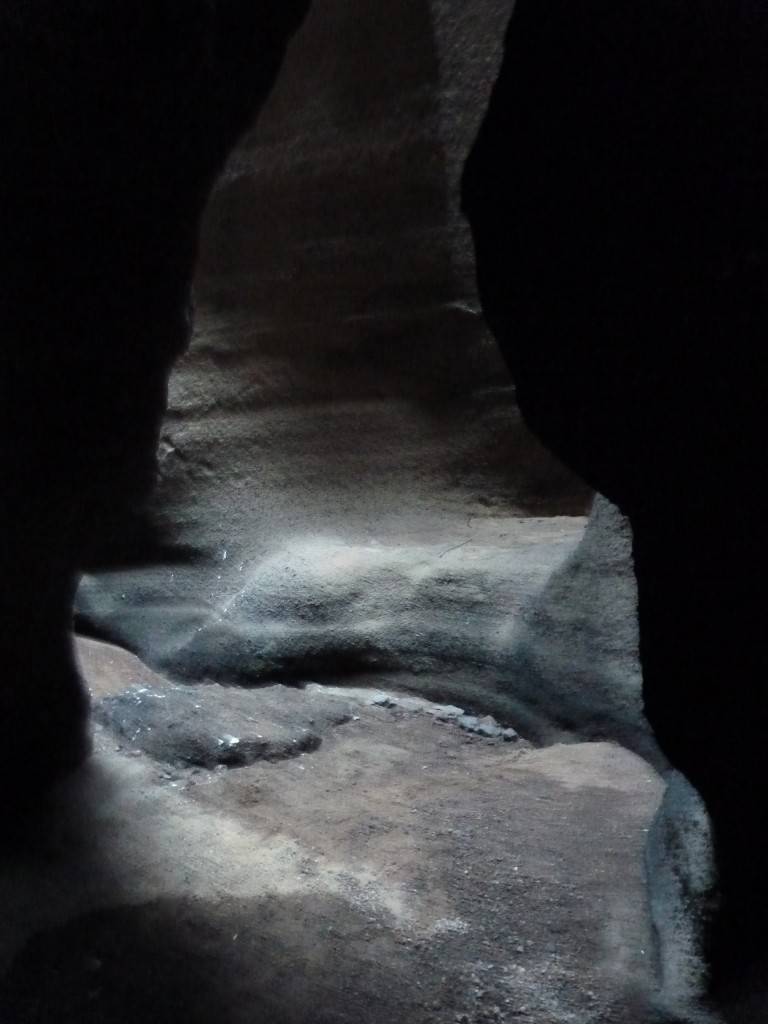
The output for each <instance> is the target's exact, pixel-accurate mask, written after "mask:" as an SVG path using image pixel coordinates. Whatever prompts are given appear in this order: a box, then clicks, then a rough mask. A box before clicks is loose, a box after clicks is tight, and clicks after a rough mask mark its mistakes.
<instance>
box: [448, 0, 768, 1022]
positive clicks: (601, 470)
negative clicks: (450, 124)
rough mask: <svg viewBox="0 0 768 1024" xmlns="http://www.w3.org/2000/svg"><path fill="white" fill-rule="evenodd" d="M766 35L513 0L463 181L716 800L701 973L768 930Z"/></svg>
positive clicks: (676, 759)
mask: <svg viewBox="0 0 768 1024" xmlns="http://www.w3.org/2000/svg"><path fill="white" fill-rule="evenodd" d="M767 41H768V13H767V12H766V10H765V9H764V8H762V7H760V6H759V5H754V4H732V3H730V2H728V0H714V2H713V3H710V4H707V5H705V6H704V7H703V8H702V6H701V5H699V4H693V3H690V2H688V0H675V2H674V3H672V4H669V3H662V2H656V0H651V2H643V3H637V2H635V0H622V2H611V3H608V2H606V3H603V2H600V0H585V2H583V3H573V2H572V0H552V2H548V3H538V2H536V0H519V3H518V4H517V5H516V7H515V12H514V14H513V16H512V19H511V22H510V29H509V33H508V36H507V44H506V51H505V58H504V63H503V65H502V71H501V73H500V77H499V79H498V82H497V84H496V86H495V88H494V93H493V96H492V99H491V104H490V107H489V111H488V114H487V117H486V119H485V121H484V124H483V127H482V129H481V132H480V135H479V138H478V142H477V144H476V146H475V148H474V150H473V153H472V156H471V157H470V160H469V162H468V165H467V171H466V177H465V181H464V196H465V206H466V209H467V211H468V214H469V217H470V220H471V222H472V226H473V231H474V235H475V240H476V244H477V254H478V272H479V281H480V290H481V295H482V300H483V305H484V308H485V310H486V313H487V316H488V318H489V322H490V323H491V325H492V327H493V329H494V332H495V334H496V336H497V337H498V339H499V341H500V343H501V346H502V348H503V350H504V352H505V355H506V357H507V359H508V362H509V364H510V366H511V368H512V370H513V373H514V376H515V380H516V384H517V395H518V399H519V401H520V404H521V408H522V410H523V413H524V415H525V417H526V419H527V421H528V422H529V423H530V424H531V425H532V426H533V427H534V429H535V430H536V431H537V433H538V434H539V436H540V437H541V438H542V439H543V440H544V441H545V442H546V443H547V444H548V445H549V446H550V447H551V449H552V450H553V451H554V452H555V453H557V454H558V455H559V457H560V458H562V459H564V460H565V461H566V462H567V463H568V464H569V465H570V466H572V468H574V469H576V470H577V471H578V472H580V473H581V474H582V475H583V476H584V477H585V478H586V479H587V480H589V481H590V482H591V483H592V484H593V485H594V486H595V487H596V488H597V489H599V490H600V491H601V492H602V493H604V494H606V495H607V496H608V497H609V498H610V499H612V500H613V501H614V502H616V503H617V504H618V505H619V507H620V508H621V509H622V511H623V512H624V513H625V514H626V515H627V516H628V518H629V520H630V522H631V526H632V531H633V550H634V560H635V567H636V572H637V581H638V594H639V623H640V653H641V662H642V667H643V687H644V706H645V710H646V713H647V715H648V717H649V720H650V723H651V725H652V727H653V729H654V732H655V734H656V737H657V739H658V741H659V744H660V746H661V748H662V750H663V752H664V753H665V755H666V756H667V757H668V758H669V760H670V761H671V763H672V764H673V765H674V766H675V767H676V768H678V769H679V770H680V771H681V772H682V773H683V774H685V775H686V777H687V778H688V779H689V780H690V782H691V783H692V784H693V785H694V787H695V788H696V789H697V790H698V791H699V792H700V794H701V796H702V798H703V799H704V802H705V805H706V807H707V809H708V811H709V813H710V814H711V816H712V821H713V829H714V841H715V848H716V854H717V862H718V871H719V878H720V885H721V890H722V906H721V911H720V913H719V914H718V915H717V916H716V918H715V927H714V928H713V929H712V930H711V931H710V934H709V936H708V939H707V944H708V948H709V951H710V954H711V956H712V963H713V969H714V972H713V991H714V992H715V993H718V992H723V991H725V990H726V989H727V987H728V985H729V984H734V985H735V986H736V987H737V988H738V985H739V981H738V976H739V974H740V972H742V971H745V970H747V971H748V970H749V969H750V965H754V964H755V962H760V961H761V959H762V958H763V957H764V953H763V950H764V945H765V937H766V934H768V932H767V930H766V926H767V925H768V879H767V878H766V874H765V871H764V864H765V861H766V856H767V855H768V849H767V844H768V747H767V746H766V744H765V737H764V730H763V727H762V723H763V722H764V721H765V719H766V710H768V708H767V707H766V695H768V689H766V686H765V677H766V671H767V669H768V666H767V665H766V645H765V642H764V632H765V618H766V611H768V609H767V607H766V596H765V579H766V549H765V545H763V544H762V543H761V541H760V538H761V537H762V533H763V528H764V514H765V513H764V503H763V500H762V495H761V493H760V492H761V488H760V487H759V484H758V481H759V478H760V474H761V472H762V469H761V467H762V465H763V461H764V452H763V447H764V442H763V438H764V437H765V432H766V409H768V405H767V404H766V381H767V380H768V362H767V355H766V354H767V353H768V348H766V345H765V329H766V271H767V269H768V214H767V213H766V210H767V209H768V208H767V207H766V204H765V201H764V196H765V184H766V178H767V177H768V118H767V117H766V109H768V81H766V65H765V60H764V53H765V47H766V42H767ZM734 979H735V980H734ZM764 1009H765V1008H764V1007H763V1014H762V1015H763V1016H764Z"/></svg>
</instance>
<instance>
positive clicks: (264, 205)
mask: <svg viewBox="0 0 768 1024" xmlns="http://www.w3.org/2000/svg"><path fill="white" fill-rule="evenodd" d="M505 16H506V10H505V9H504V5H499V4H495V3H491V2H489V0H481V2H475V3H473V4H459V3H456V2H448V3H446V2H440V3H438V2H435V3H428V2H426V0H419V2H416V3H414V2H413V0H397V2H395V3H394V4H392V5H387V6H386V7H381V6H380V5H378V4H375V3H350V2H349V0H316V3H314V4H313V7H312V10H311V13H310V14H309V16H308V18H307V20H306V22H305V24H304V26H303V27H302V29H301V31H300V32H299V33H298V34H297V36H296V38H295V39H294V40H293V42H292V44H291V48H290V51H289V54H288V56H287V59H286V61H285V64H284V66H283V70H282V73H281V76H280V78H279V80H278V83H277V85H276V87H275V89H274V91H273V93H272V96H271V98H270V100H269V102H268V103H267V105H266V106H265V107H264V109H263V110H262V112H261V115H260V117H259V122H258V125H257V126H256V128H255V130H254V131H253V132H252V133H250V134H249V135H248V136H247V138H246V139H245V140H244V142H243V144H242V145H241V146H240V147H239V148H238V150H237V151H236V153H234V154H233V156H232V158H231V159H230V161H229V163H228V165H227V168H226V170H225V172H224V174H223V176H222V178H221V180H220V182H219V184H218V186H217V188H216V190H215V192H214V194H213V196H212V199H211V202H210V204H209V208H208V212H207V216H206V221H205V229H204V232H203V238H202V244H201V253H200V263H199V267H198V273H197V277H196V282H195V292H196V322H197V326H196V332H195V337H194V340H193V344H192V347H191V349H190V352H189V354H188V355H187V356H186V357H185V358H184V359H183V360H182V361H181V363H180V364H179V365H178V367H177V369H176V371H175V372H174V374H173V376H172V378H171V382H170V393H169V412H168V416H167V418H166V422H165V425H164V428H163V438H162V442H161V473H162V478H161V484H160V490H159V492H158V495H157V500H156V502H155V505H154V509H153V514H154V518H153V530H152V531H150V532H151V533H152V536H153V537H154V539H155V543H154V545H153V543H152V537H150V538H147V536H146V535H144V534H142V533H141V530H140V529H139V530H137V535H136V537H135V538H134V540H133V541H131V540H130V539H128V540H126V541H125V543H124V545H123V550H116V549H113V550H112V552H110V553H108V554H107V555H106V556H105V558H106V564H107V565H108V566H109V567H110V568H113V567H114V566H115V565H116V564H118V563H119V561H120V559H122V560H123V561H124V562H127V563H133V567H132V568H131V569H130V571H128V572H102V573H100V574H99V575H98V576H97V577H95V578H90V579H88V580H87V582H86V585H85V586H84V588H83V590H82V592H81V596H80V602H79V612H80V626H81V628H87V629H91V630H95V631H96V633H97V635H101V636H105V637H109V638H111V639H113V640H116V641H118V642H120V643H122V644H125V645H127V646H128V647H130V649H132V650H135V651H138V652H141V654H142V656H143V657H144V658H145V659H147V660H148V661H149V662H150V663H152V664H153V665H157V666H162V667H163V669H164V670H165V671H169V672H172V673H173V674H175V675H176V676H177V677H179V678H192V679H195V678H200V677H201V676H212V677H214V678H217V679H229V680H234V679H241V680H248V679H264V678H270V676H274V675H275V674H277V675H281V674H284V673H291V672H293V673H294V674H299V675H302V674H303V675H305V676H306V675H307V674H309V677H310V678H312V677H313V676H314V675H316V674H318V673H325V674H327V673H329V672H331V673H333V672H342V671H355V672H356V671H360V670H363V669H369V670H370V669H373V670H378V671H381V670H384V669H386V670H395V671H401V670H407V671H411V670H415V671H417V672H418V673H419V674H420V676H421V677H424V676H426V675H428V674H430V672H431V675H432V678H431V680H430V685H432V686H433V687H434V686H435V685H436V681H435V673H436V672H437V673H445V672H448V673H449V674H451V673H453V670H452V668H451V665H452V662H457V663H458V664H459V665H461V666H463V667H464V669H465V677H467V679H468V680H469V681H468V682H467V683H465V684H462V685H464V686H466V687H467V689H466V690H465V695H467V693H468V692H470V691H471V690H478V691H480V690H483V689H491V690H494V689H497V688H498V686H497V682H498V680H497V677H498V674H499V673H498V671H497V668H496V666H497V665H498V664H499V662H500V659H502V657H503V653H502V651H501V646H500V640H501V636H500V635H498V636H497V635H495V634H494V630H495V629H496V627H497V626H498V625H499V624H502V626H503V623H504V621H506V620H507V619H508V618H509V616H510V615H511V614H512V613H513V612H514V611H515V610H516V609H517V608H518V606H519V603H520V600H521V599H523V598H524V597H525V596H526V595H528V594H531V593H533V592H538V589H539V588H540V582H541V581H542V580H543V579H544V578H545V575H546V573H548V571H549V567H550V565H554V564H556V562H557V560H558V558H559V554H560V550H561V547H560V545H559V541H558V542H557V543H556V544H555V546H554V547H553V548H552V549H551V554H545V553H544V545H543V544H541V543H537V547H538V550H539V551H540V552H541V564H540V565H539V566H537V567H536V568H535V569H532V571H531V572H529V571H528V569H527V568H526V566H527V565H528V564H529V563H530V561H531V560H530V557H529V553H528V552H527V551H526V552H525V553H524V554H523V556H522V559H523V561H522V562H521V565H520V566H519V567H518V566H517V565H516V564H515V562H514V556H513V555H510V551H509V548H510V547H511V546H512V545H513V543H514V541H515V538H516V537H523V538H524V537H525V529H524V527H523V526H522V525H518V524H515V523H514V522H512V523H510V520H511V519H512V518H514V517H517V516H530V515H550V514H553V513H554V514H565V515H571V514H580V513H583V512H584V511H585V510H586V504H587V500H588V498H587V492H586V490H585V489H584V487H583V486H582V485H581V484H579V483H577V482H575V480H574V478H572V477H571V476H570V475H569V474H566V473H565V471H564V470H562V469H561V468H560V467H559V466H558V465H557V464H556V463H555V462H554V461H553V460H552V459H551V458H550V457H549V456H548V455H547V454H546V453H545V452H544V451H543V449H542V447H541V446H540V445H539V444H538V442H536V441H534V440H533V439H532V438H531V436H530V434H529V433H528V432H527V430H526V429H525V428H524V427H523V425H522V423H521V421H520V416H519V414H518V412H517V408H516V406H515V403H514V394H513V389H512V388H511V385H510V382H509V377H508V374H507V371H506V368H505V367H504V365H503V362H502V360H501V358H500V356H499V354H498V351H497V349H496V346H495V344H494V343H493V341H492V339H491V338H490V336H489V334H488V331H487V329H486V328H485V326H484V324H483V322H482V319H481V318H480V316H479V315H478V308H477V299H476V294H475V285H474V263H473V258H472V253H471V245H470V239H469V233H468V228H467V225H466V223H465V222H464V221H463V219H462V218H461V216H460V214H459V210H458V199H459V190H458V180H459V175H460V168H461V164H462V162H463V160H464V158H465V156H466V153H467V152H468V150H469V147H470V145H471V141H472V138H473V137H474V134H475V132H476V130H477V125H478V123H479V119H480V116H481V112H482V107H483V104H484V103H485V101H486V99H487V95H488V91H489V89H490V86H491V83H492V79H493V75H494V73H495V68H496V62H497V60H498V56H499V46H500V40H501V31H502V27H503V22H504V19H505ZM553 526H554V524H553ZM563 528H564V529H566V530H568V529H569V527H568V526H567V525H564V527H563ZM579 528H580V523H578V522H574V524H573V527H572V532H573V534H574V535H575V533H576V531H577V530H578V529H579ZM539 530H540V527H539V526H538V524H537V523H533V524H532V534H531V535H532V537H535V536H536V535H537V531H539ZM558 530H559V527H555V528H554V534H553V536H555V538H557V531H558ZM502 534H507V536H506V537H500V536H499V535H502ZM158 538H159V539H158ZM522 543H523V546H524V547H530V545H529V541H528V540H526V539H523V541H522ZM462 545H465V546H466V550H463V549H461V548H460V546H462ZM451 548H457V549H459V550H457V552H456V554H455V555H454V553H453V552H451V550H450V549H451ZM496 551H498V554H499V556H498V559H497V558H496V557H495V552H496ZM174 559H177V560H179V562H178V564H172V563H173V560H174ZM548 559H550V561H549V563H548V562H547V560H548ZM494 562H497V563H498V564H497V565H494ZM136 563H143V564H140V565H139V567H138V568H137V567H136ZM147 563H155V564H154V565H153V564H147ZM503 572H506V573H507V575H508V581H507V583H505V581H504V579H503ZM486 573H487V574H490V581H489V582H488V583H485V582H484V581H483V578H482V577H483V575H484V574H486ZM521 573H522V574H523V576H524V577H525V579H523V580H521V579H520V577H521ZM473 595H474V596H473ZM499 602H500V603H499ZM472 634H474V635H472ZM468 659H471V660H472V661H473V662H474V663H476V665H477V670H476V671H475V672H474V677H473V678H469V676H470V675H471V673H469V672H467V671H466V668H467V661H468ZM489 667H490V669H491V675H490V676H489V675H487V674H486V678H485V679H482V678H481V676H482V674H483V673H487V670H488V669H489ZM453 674H455V673H453ZM425 682H426V680H425ZM456 688H457V687H456V686H455V685H453V686H452V687H449V688H448V689H447V690H446V693H448V692H449V691H450V692H453V691H454V690H456Z"/></svg>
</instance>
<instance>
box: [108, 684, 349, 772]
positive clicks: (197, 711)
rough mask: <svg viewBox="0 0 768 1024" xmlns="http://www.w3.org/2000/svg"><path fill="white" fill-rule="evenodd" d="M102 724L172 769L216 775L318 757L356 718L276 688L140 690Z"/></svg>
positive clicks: (118, 699)
mask: <svg viewBox="0 0 768 1024" xmlns="http://www.w3.org/2000/svg"><path fill="white" fill-rule="evenodd" d="M94 716H95V718H96V720H97V721H99V722H101V724H103V725H105V726H106V727H107V728H109V729H111V730H112V731H113V732H114V733H115V734H116V735H118V736H120V737H121V738H123V739H124V740H126V741H127V742H128V743H129V744H131V745H132V746H133V747H135V748H139V749H141V750H143V751H144V752H145V753H147V754H150V755H151V756H152V757H154V758H156V759H158V760H161V761H166V762H169V763H171V764H178V765H189V766H192V765H194V766H199V767H203V768H215V767H216V766H218V765H225V766H227V767H230V768H235V767H242V766H245V765H248V764H252V763H253V762H255V761H278V760H283V759H285V758H289V757H297V756H298V755H299V754H302V753H306V752H308V751H312V750H316V749H317V747H319V746H320V743H321V741H322V736H323V734H324V733H326V732H328V731H329V729H331V728H333V727H335V726H337V725H340V724H342V723H344V722H347V721H349V720H350V719H351V717H352V714H351V711H350V709H349V707H348V706H347V705H345V704H344V703H342V702H340V701H336V700H331V699H327V698H325V699H323V698H318V697H316V696H313V695H312V694H305V693H303V692H301V691H296V690H292V689H290V688H288V687H285V686H272V687H266V688H264V689H260V690H238V689H233V688H229V687H222V686H197V687H182V686H172V687H168V688H167V689H160V688H151V689H150V688H148V687H139V686H137V687H133V688H132V689H130V690H128V691H126V692H125V693H121V694H117V695H116V696H109V697H105V698H104V699H103V700H101V701H100V702H99V703H98V704H97V705H96V707H95V708H94Z"/></svg>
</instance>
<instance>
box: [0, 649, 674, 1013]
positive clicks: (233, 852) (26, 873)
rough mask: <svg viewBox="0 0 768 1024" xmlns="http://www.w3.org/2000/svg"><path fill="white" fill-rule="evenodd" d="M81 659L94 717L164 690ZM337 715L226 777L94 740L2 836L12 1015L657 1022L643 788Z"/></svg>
mask: <svg viewBox="0 0 768 1024" xmlns="http://www.w3.org/2000/svg"><path fill="white" fill-rule="evenodd" d="M80 657H81V662H82V665H83V668H84V672H85V675H86V678H87V679H88V680H89V681H90V682H92V683H93V699H94V702H98V701H99V700H103V699H105V698H107V697H109V696H110V695H115V694H117V693H120V692H122V691H124V690H125V688H126V687H127V686H130V685H131V683H132V682H136V681H143V682H145V683H149V684H150V685H151V686H152V687H153V688H158V689H159V688H161V687H162V686H165V687H168V685H169V684H168V683H167V682H165V683H163V682H162V681H161V680H159V679H158V678H157V677H155V676H154V675H153V673H152V672H151V671H150V670H148V669H147V668H146V667H145V666H142V665H141V664H140V663H139V662H138V661H137V659H134V658H131V657H130V656H128V655H126V654H125V653H124V652H121V651H118V650H115V649H113V648H112V649H110V648H108V647H105V646H104V645H101V644H95V643H93V642H87V641H86V642H82V643H81V644H80ZM283 695H285V694H284V693H283ZM304 696H306V697H310V698H312V700H313V701H315V704H316V706H317V703H318V702H320V701H321V700H324V699H328V697H325V698H324V697H322V696H321V694H320V693H319V692H317V691H314V692H312V693H309V694H305V695H304ZM227 697H233V698H237V699H240V698H243V697H249V698H250V700H251V701H252V706H251V714H252V715H253V716H255V717H263V719H264V720H265V721H268V720H269V717H270V715H271V713H272V711H273V710H274V709H275V708H276V707H277V704H276V703H275V704H274V705H271V704H270V703H269V700H268V699H267V700H266V703H265V694H264V691H262V690H253V691H251V692H250V693H248V694H245V693H243V692H242V691H240V690H237V689H232V688H230V689H228V690H226V691H225V692H224V695H223V701H224V702H226V698H227ZM330 699H331V702H335V701H337V700H338V699H339V698H338V697H337V696H335V695H330ZM348 701H349V703H351V704H353V706H354V711H355V718H354V719H353V720H352V721H349V722H347V723H345V724H343V725H340V726H337V727H335V728H334V729H332V730H330V731H329V732H328V733H327V734H326V736H325V739H324V742H323V743H322V745H321V746H320V747H319V748H318V749H317V750H315V751H314V752H312V753H307V754H305V755H304V756H302V757H299V758H292V759H289V760H284V761H280V762H273V763H266V762H260V763H257V764H254V765H251V766H248V767H242V768H237V769H234V770H220V771H210V772H209V771H207V770H204V769H195V768H187V769H183V770H179V769H175V768H169V766H168V765H167V764H165V763H162V762H158V761H155V760H154V759H152V758H150V757H148V756H145V755H142V756H130V751H129V750H128V749H127V748H126V745H125V744H124V742H123V741H122V740H118V739H116V737H115V735H114V734H113V733H112V732H110V731H109V730H107V729H102V728H101V727H97V730H96V747H97V753H96V756H95V758H94V760H93V762H92V763H91V765H90V766H89V767H88V768H87V769H86V770H84V771H83V772H81V773H80V774H79V777H76V778H73V779H72V780H71V782H70V783H69V784H68V785H67V786H65V787H63V789H62V790H61V791H60V792H59V793H58V794H57V799H56V800H55V801H54V803H53V804H52V806H51V808H50V809H49V814H48V815H47V816H46V817H44V818H43V819H42V820H41V821H40V822H38V824H37V828H36V830H35V831H34V832H33V833H32V834H30V835H28V836H26V837H17V839H16V842H15V845H14V847H13V848H12V849H11V850H10V851H9V850H7V849H4V848H3V847H2V843H0V851H2V852H0V1019H2V1020H3V1022H4V1024H5V1021H8V1022H9V1024H10V1022H13V1024H32V1022H38V1021H40V1020H45V1021H49V1022H50V1024H128V1022H135V1021H145V1020H146V1021H152V1022H154V1024H176V1022H178V1021H179V1020H184V1021H185V1022H187V1024H210V1022H211V1021H212V1020H216V1021H219V1020H221V1021H225V1022H226V1024H257V1022H258V1024H320V1022H321V1021H322V1022H323V1024H353V1022H354V1024H358V1022H362V1021H365V1022H368V1024H400V1022H402V1021H409V1022H413V1024H435V1022H439V1024H443V1022H445V1024H458V1022H469V1024H489V1022H490V1024H512V1022H513V1021H519V1020H521V1019H522V1020H528V1021H530V1022H532V1024H572V1022H574V1021H579V1022H580V1024H581V1022H587V1024H602V1022H606V1021H610V1022H611V1024H650V1021H651V1020H652V1017H651V1014H650V1010H649V1000H650V988H651V984H652V979H651V972H650V954H649V950H650V947H649V939H650V934H649V921H648V917H647V913H646V909H645V900H644V897H643V882H642V852H641V851H642V840H643V836H644V829H645V828H646V827H647V825H648V821H649V818H650V816H651V814H652V813H653V810H654V808H655V807H656V805H657V804H658V800H659V796H660V791H661V788H662V786H661V782H660V780H659V778H658V777H657V776H656V775H655V773H653V772H652V771H651V770H650V769H649V768H648V766H647V765H646V764H644V763H643V762H642V761H640V760H639V759H638V758H636V757H634V756H633V755H632V754H629V753H627V752H626V751H624V750H621V749H620V748H618V747H616V746H613V745H610V744H576V745H569V746H555V747H551V748H548V749H547V750H538V751H537V750H532V749H531V748H530V745H529V744H527V743H525V741H523V740H521V741H520V742H519V743H518V744H510V743H504V742H503V741H502V740H491V739H483V738H481V737H479V736H473V735H469V734H467V733H465V732H463V731H462V730H459V729H458V728H457V727H456V726H455V725H451V724H448V723H446V724H441V723H440V722H439V720H438V719H436V717H435V716H433V715H431V714H429V713H428V711H427V709H426V708H422V709H421V710H419V702H415V705H411V704H410V703H408V704H406V702H407V701H408V698H405V697H403V698H401V699H400V703H399V705H398V706H397V707H391V708H385V707H379V706H374V705H372V703H371V693H370V691H369V693H368V696H367V697H363V696H362V695H358V694H350V695H349V697H348ZM422 704H423V702H422ZM290 713H292V712H290ZM116 746H121V747H123V749H122V750H116V749H115V748H116ZM134 753H135V752H134Z"/></svg>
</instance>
